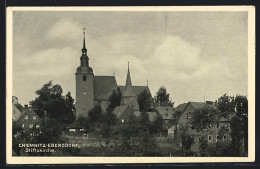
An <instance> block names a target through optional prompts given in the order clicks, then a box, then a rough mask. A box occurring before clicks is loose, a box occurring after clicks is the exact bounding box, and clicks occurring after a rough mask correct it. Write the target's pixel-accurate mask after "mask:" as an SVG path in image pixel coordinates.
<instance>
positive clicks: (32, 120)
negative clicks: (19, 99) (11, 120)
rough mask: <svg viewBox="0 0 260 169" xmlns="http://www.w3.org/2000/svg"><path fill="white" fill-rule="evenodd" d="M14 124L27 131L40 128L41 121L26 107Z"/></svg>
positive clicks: (30, 108) (32, 110) (31, 109)
mask: <svg viewBox="0 0 260 169" xmlns="http://www.w3.org/2000/svg"><path fill="white" fill-rule="evenodd" d="M15 124H16V125H18V126H21V127H22V129H23V130H25V131H27V130H30V129H33V128H40V127H41V125H42V120H41V119H40V117H39V116H38V115H37V114H36V112H35V111H34V109H33V108H32V107H28V108H27V109H26V110H25V111H24V112H23V113H22V114H21V115H20V117H19V118H18V119H17V120H16V121H15Z"/></svg>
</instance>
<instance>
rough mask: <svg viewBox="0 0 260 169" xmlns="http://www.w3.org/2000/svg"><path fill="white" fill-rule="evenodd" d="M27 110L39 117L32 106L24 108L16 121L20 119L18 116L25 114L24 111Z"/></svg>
mask: <svg viewBox="0 0 260 169" xmlns="http://www.w3.org/2000/svg"><path fill="white" fill-rule="evenodd" d="M29 112H32V113H33V114H35V116H37V118H39V116H38V114H37V113H36V112H35V111H34V109H33V108H32V107H28V108H27V109H26V110H24V111H23V112H22V113H21V115H20V116H19V117H18V118H17V120H16V121H18V120H20V118H21V117H22V116H23V115H24V114H26V113H29Z"/></svg>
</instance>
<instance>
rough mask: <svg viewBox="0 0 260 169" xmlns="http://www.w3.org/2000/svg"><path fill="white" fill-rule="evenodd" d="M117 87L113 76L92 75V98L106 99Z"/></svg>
mask: <svg viewBox="0 0 260 169" xmlns="http://www.w3.org/2000/svg"><path fill="white" fill-rule="evenodd" d="M116 89H117V83H116V78H115V76H94V99H95V100H99V99H100V100H108V98H109V96H110V95H111V94H112V92H113V90H116Z"/></svg>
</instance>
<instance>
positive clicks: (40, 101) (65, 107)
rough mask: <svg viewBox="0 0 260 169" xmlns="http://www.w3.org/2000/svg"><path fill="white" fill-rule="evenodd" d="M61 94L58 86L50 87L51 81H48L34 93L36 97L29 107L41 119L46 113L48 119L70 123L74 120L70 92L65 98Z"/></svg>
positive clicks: (60, 88) (72, 100)
mask: <svg viewBox="0 0 260 169" xmlns="http://www.w3.org/2000/svg"><path fill="white" fill-rule="evenodd" d="M62 92H63V90H62V87H61V86H60V85H59V84H55V85H52V81H49V82H48V83H46V84H44V85H43V86H42V87H41V89H39V90H37V91H36V92H35V93H36V94H37V97H36V98H35V99H34V100H32V101H30V105H31V106H32V108H34V110H35V111H36V113H37V114H38V115H39V116H40V117H41V118H44V117H45V112H47V116H48V119H51V120H58V121H63V122H65V123H71V122H72V121H73V120H74V115H73V108H74V106H73V102H74V99H73V98H72V97H71V95H70V92H68V93H67V95H66V96H62Z"/></svg>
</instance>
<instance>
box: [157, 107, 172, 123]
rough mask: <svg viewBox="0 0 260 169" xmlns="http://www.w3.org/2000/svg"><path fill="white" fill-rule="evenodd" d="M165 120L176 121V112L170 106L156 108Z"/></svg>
mask: <svg viewBox="0 0 260 169" xmlns="http://www.w3.org/2000/svg"><path fill="white" fill-rule="evenodd" d="M156 109H157V110H158V112H159V114H160V115H161V116H162V118H163V119H165V120H166V119H174V114H175V110H174V108H173V107H170V106H158V107H157V108H156Z"/></svg>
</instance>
